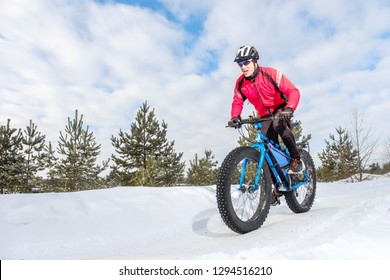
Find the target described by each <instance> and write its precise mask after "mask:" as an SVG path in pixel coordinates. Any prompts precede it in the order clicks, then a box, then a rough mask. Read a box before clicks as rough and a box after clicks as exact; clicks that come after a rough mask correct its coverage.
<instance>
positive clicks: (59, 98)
mask: <svg viewBox="0 0 390 280" xmlns="http://www.w3.org/2000/svg"><path fill="white" fill-rule="evenodd" d="M187 2H188V1H182V0H177V1H175V0H166V1H161V3H162V4H164V5H166V9H168V10H169V11H170V15H169V17H165V16H164V14H163V13H161V11H153V10H151V9H146V8H142V3H141V2H140V5H139V6H137V7H136V6H129V5H124V4H113V3H112V1H110V3H109V4H97V3H95V2H93V1H87V0H84V1H60V0H58V1H49V0H39V1H34V4H32V3H31V2H30V1H27V0H17V1H2V2H1V3H0V52H1V53H2V55H1V57H0V120H1V123H5V121H6V119H7V118H11V124H13V125H14V126H16V127H25V126H26V125H27V124H28V120H29V119H33V121H34V122H35V123H36V124H37V125H38V129H41V131H42V133H43V134H46V135H47V137H48V139H50V140H51V141H55V140H57V139H58V135H59V131H60V130H63V129H64V127H65V125H66V121H67V117H73V114H74V110H75V109H79V111H80V113H82V114H84V117H85V119H84V123H85V124H86V125H90V127H91V128H92V129H93V130H94V132H95V134H96V138H97V141H98V142H99V143H102V147H103V149H102V153H103V155H102V156H103V157H109V156H110V155H111V153H112V152H113V148H112V147H111V142H110V137H111V135H115V136H116V135H117V133H118V132H119V129H123V130H127V129H128V128H129V126H130V123H131V122H133V121H134V116H135V114H136V112H137V110H138V109H139V107H140V106H141V104H142V103H143V102H144V101H145V100H147V101H148V103H149V105H150V106H151V107H153V108H156V115H157V117H158V118H159V119H161V120H162V119H164V120H165V121H166V122H167V123H168V136H169V137H170V139H171V140H175V143H176V151H178V152H184V159H185V160H187V162H188V161H189V160H190V159H192V158H193V157H194V154H195V153H198V154H201V153H203V151H204V149H206V148H207V149H209V148H210V149H212V150H213V151H214V153H215V154H216V157H217V159H218V160H219V161H221V160H222V159H223V157H224V156H225V154H226V153H227V152H228V151H229V150H230V149H231V148H232V147H233V146H235V145H236V140H237V138H238V134H237V133H236V131H233V130H228V129H225V127H224V126H225V124H226V121H227V119H228V118H229V114H230V104H231V98H232V91H233V85H234V82H235V79H236V78H237V76H238V75H239V74H240V73H239V69H238V68H237V67H236V66H235V65H234V63H233V62H232V60H233V58H234V54H235V52H236V50H237V48H238V47H239V46H240V45H242V44H253V45H255V46H256V47H257V48H258V49H259V50H260V52H261V63H262V64H264V65H269V66H273V67H276V68H279V69H280V70H281V71H282V72H284V73H285V74H286V76H287V77H288V78H289V79H290V80H291V81H292V82H293V83H295V84H296V85H297V86H298V87H299V88H300V90H301V92H302V98H301V104H300V105H299V107H298V111H297V112H296V116H297V118H299V119H301V120H302V122H303V125H304V133H307V134H308V133H311V134H312V135H313V143H312V146H313V147H315V148H314V149H313V153H316V152H319V151H320V150H322V149H323V148H324V144H325V143H324V138H328V135H329V133H334V128H335V127H336V126H338V125H341V126H345V124H346V123H347V121H348V118H349V113H350V110H351V109H352V107H353V106H357V107H361V108H364V109H366V111H367V113H366V115H367V120H368V123H369V125H372V126H373V128H374V130H382V131H383V129H384V128H386V127H387V123H386V120H385V118H377V117H374V116H386V113H387V110H388V108H389V105H390V104H389V98H388V96H389V91H388V89H389V88H390V82H389V80H388V77H389V76H390V63H389V61H390V59H389V57H390V51H389V50H390V48H389V47H390V46H389V45H390V38H389V34H390V27H389V26H390V7H389V5H388V4H386V3H384V2H383V1H379V0H378V1H371V2H366V1H357V2H356V1H350V0H344V1H337V2H335V3H333V4H330V3H329V1H316V2H313V1H308V0H301V1H294V2H291V1H284V0H280V1H272V2H270V1H254V0H247V1H232V0H229V1H191V3H190V4H188V3H187ZM336 3H337V5H336ZM187 4H188V5H187ZM172 17H176V18H174V19H172ZM194 18H195V20H194V21H195V24H196V25H198V27H201V28H202V30H201V32H198V33H197V34H198V37H195V38H194V36H195V35H194V34H195V33H193V32H192V30H189V27H188V24H189V23H191V20H193V19H194ZM203 19H205V20H204V22H199V21H200V20H203ZM204 69H209V71H204ZM210 69H213V70H212V71H210ZM247 107H248V108H247V111H249V112H252V108H251V106H250V105H247Z"/></svg>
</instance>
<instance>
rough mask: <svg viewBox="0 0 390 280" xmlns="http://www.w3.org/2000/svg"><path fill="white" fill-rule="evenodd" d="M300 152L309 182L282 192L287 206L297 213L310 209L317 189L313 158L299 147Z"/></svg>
mask: <svg viewBox="0 0 390 280" xmlns="http://www.w3.org/2000/svg"><path fill="white" fill-rule="evenodd" d="M300 154H301V160H302V161H303V165H304V169H306V171H307V173H308V176H309V177H310V182H309V183H307V184H305V185H303V186H301V187H299V188H297V189H296V190H293V191H291V192H286V193H284V197H285V199H286V202H287V205H288V207H289V208H290V210H291V211H293V212H294V213H297V214H299V213H305V212H308V211H309V210H310V209H311V207H312V206H313V203H314V198H315V196H316V190H317V178H316V170H315V166H314V162H313V159H312V157H311V156H310V154H309V153H308V152H307V151H306V150H303V149H300ZM302 193H304V197H303V198H302ZM298 198H301V199H302V201H301V202H300V201H298Z"/></svg>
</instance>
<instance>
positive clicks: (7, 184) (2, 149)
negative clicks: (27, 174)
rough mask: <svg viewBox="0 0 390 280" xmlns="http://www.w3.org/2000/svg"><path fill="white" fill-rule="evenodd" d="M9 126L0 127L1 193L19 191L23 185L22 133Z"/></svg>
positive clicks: (8, 123)
mask: <svg viewBox="0 0 390 280" xmlns="http://www.w3.org/2000/svg"><path fill="white" fill-rule="evenodd" d="M10 122H11V120H10V119H8V120H7V125H6V126H4V125H2V126H0V192H1V193H4V190H5V189H7V190H8V191H9V192H14V191H17V190H18V188H19V187H20V186H21V184H22V170H23V165H24V156H23V153H22V151H23V145H22V140H23V137H22V132H21V131H20V129H16V128H11V127H10Z"/></svg>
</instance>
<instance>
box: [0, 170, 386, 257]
mask: <svg viewBox="0 0 390 280" xmlns="http://www.w3.org/2000/svg"><path fill="white" fill-rule="evenodd" d="M0 213H1V215H0V228H1V230H0V259H2V260H24V259H28V260H154V259H158V260H191V259H192V260H257V259H262V260H389V259H390V177H387V176H380V177H376V178H374V179H373V180H370V181H365V182H360V183H346V182H335V183H318V184H317V196H316V200H315V202H314V205H313V208H312V209H311V210H310V211H309V212H307V213H303V214H294V213H293V212H291V211H290V210H289V208H288V207H287V205H286V203H285V201H284V199H283V198H282V204H281V205H279V206H275V207H272V208H271V210H270V213H269V215H268V218H267V220H266V221H265V223H264V224H263V226H262V227H261V228H260V229H258V230H256V231H253V232H251V233H248V234H245V235H239V234H236V233H234V232H232V231H231V230H230V229H229V228H228V227H227V226H225V224H224V223H223V221H222V220H221V218H220V216H219V213H218V209H217V204H216V196H215V186H208V187H171V188H153V187H116V188H112V189H101V190H93V191H82V192H74V193H41V194H8V195H0Z"/></svg>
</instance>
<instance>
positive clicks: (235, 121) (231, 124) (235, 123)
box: [228, 116, 241, 128]
mask: <svg viewBox="0 0 390 280" xmlns="http://www.w3.org/2000/svg"><path fill="white" fill-rule="evenodd" d="M228 126H229V127H234V128H240V127H241V117H240V116H237V117H234V118H232V119H231V120H230V121H228Z"/></svg>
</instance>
